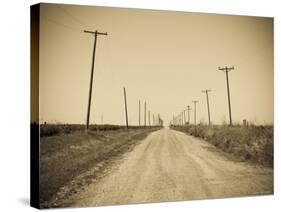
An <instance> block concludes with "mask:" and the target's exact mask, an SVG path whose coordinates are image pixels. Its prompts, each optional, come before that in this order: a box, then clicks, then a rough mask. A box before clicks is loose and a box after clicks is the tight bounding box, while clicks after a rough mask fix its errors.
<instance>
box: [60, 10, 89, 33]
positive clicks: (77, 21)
mask: <svg viewBox="0 0 281 212" xmlns="http://www.w3.org/2000/svg"><path fill="white" fill-rule="evenodd" d="M56 6H57V8H59V9H60V10H61V11H63V12H64V13H65V14H66V15H68V16H69V17H70V18H72V20H74V21H76V23H78V24H79V25H82V28H83V27H86V28H93V27H91V26H89V25H87V24H85V23H84V22H82V21H81V20H79V19H78V18H76V17H75V16H74V15H72V14H71V13H70V12H69V11H67V10H66V9H64V8H63V7H62V6H60V5H56Z"/></svg>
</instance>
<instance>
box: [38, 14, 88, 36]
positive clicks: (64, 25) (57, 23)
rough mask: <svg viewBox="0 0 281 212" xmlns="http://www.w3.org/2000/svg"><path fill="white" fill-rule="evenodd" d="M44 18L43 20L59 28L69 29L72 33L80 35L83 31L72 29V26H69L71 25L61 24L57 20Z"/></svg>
mask: <svg viewBox="0 0 281 212" xmlns="http://www.w3.org/2000/svg"><path fill="white" fill-rule="evenodd" d="M42 17H43V19H42V20H45V21H49V22H51V23H53V24H56V25H57V26H60V27H64V28H67V29H69V30H71V31H73V32H75V33H78V31H83V30H82V29H78V28H75V27H71V26H69V25H66V24H63V23H60V22H58V21H55V20H53V19H50V18H48V17H46V16H44V15H43V16H42Z"/></svg>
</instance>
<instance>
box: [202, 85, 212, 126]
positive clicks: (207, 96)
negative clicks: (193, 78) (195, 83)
mask: <svg viewBox="0 0 281 212" xmlns="http://www.w3.org/2000/svg"><path fill="white" fill-rule="evenodd" d="M211 91H212V90H203V91H202V92H203V93H206V98H207V108H208V120H209V126H211V117H210V105H209V95H208V93H209V92H211Z"/></svg>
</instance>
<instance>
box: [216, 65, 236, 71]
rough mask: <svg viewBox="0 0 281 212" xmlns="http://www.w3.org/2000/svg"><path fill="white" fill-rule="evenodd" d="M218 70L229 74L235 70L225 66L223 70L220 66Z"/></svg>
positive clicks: (232, 67)
mask: <svg viewBox="0 0 281 212" xmlns="http://www.w3.org/2000/svg"><path fill="white" fill-rule="evenodd" d="M218 69H219V70H220V71H224V72H229V71H231V70H234V66H231V67H227V66H225V67H224V68H221V67H220V66H219V68H218Z"/></svg>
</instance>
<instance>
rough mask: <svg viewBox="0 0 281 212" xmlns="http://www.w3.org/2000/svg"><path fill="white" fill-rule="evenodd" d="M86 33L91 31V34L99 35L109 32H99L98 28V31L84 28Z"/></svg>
mask: <svg viewBox="0 0 281 212" xmlns="http://www.w3.org/2000/svg"><path fill="white" fill-rule="evenodd" d="M84 32H85V33H90V34H93V35H94V34H97V35H108V34H107V32H99V31H98V30H96V31H89V30H84Z"/></svg>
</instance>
